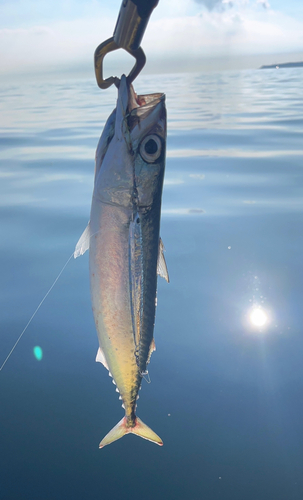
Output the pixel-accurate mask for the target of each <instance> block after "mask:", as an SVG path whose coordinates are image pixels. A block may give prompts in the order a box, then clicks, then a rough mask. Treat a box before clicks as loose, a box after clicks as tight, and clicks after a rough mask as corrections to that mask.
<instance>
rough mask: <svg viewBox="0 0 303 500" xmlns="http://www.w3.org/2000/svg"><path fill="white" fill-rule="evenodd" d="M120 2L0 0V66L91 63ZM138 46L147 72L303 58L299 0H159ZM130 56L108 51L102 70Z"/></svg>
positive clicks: (61, 67) (17, 69) (25, 69)
mask: <svg viewBox="0 0 303 500" xmlns="http://www.w3.org/2000/svg"><path fill="white" fill-rule="evenodd" d="M120 5H121V0H87V1H85V2H83V0H26V1H25V0H0V62H1V64H0V74H1V75H14V74H18V73H21V74H23V73H25V74H26V73H32V72H37V73H39V72H44V73H48V72H52V71H54V72H56V71H57V72H63V71H66V72H69V71H73V70H74V71H83V72H85V71H91V67H92V59H93V53H94V50H95V48H96V47H97V46H98V45H99V44H100V43H101V42H103V41H104V40H105V39H107V38H109V37H111V36H112V34H113V30H114V27H115V23H116V19H117V16H118V12H119V9H120ZM142 47H143V48H144V51H145V53H146V55H147V62H148V63H147V65H146V71H147V72H148V71H150V72H170V71H174V72H176V71H177V72H182V71H190V70H200V69H205V68H215V69H222V68H225V67H233V66H235V65H236V66H237V65H238V66H239V65H240V66H241V65H242V66H243V65H244V66H245V65H246V66H250V65H252V66H256V67H258V65H260V64H273V63H278V62H285V61H287V60H289V58H292V59H294V58H296V59H297V60H303V2H302V1H301V0H287V1H284V0H270V1H269V0H160V1H159V4H158V6H157V7H156V9H155V10H154V12H153V14H152V16H151V19H150V21H149V24H148V27H147V30H146V32H145V36H144V39H143V42H142ZM132 63H133V60H132V58H131V57H130V56H128V55H127V54H126V53H125V52H124V51H123V50H120V51H117V52H116V53H112V54H110V56H107V57H106V58H105V62H104V64H105V76H109V74H110V72H111V71H112V70H113V68H115V66H117V65H118V67H119V68H120V66H121V65H122V66H123V65H124V66H126V67H127V68H130V67H131V66H132ZM108 71H109V74H107V72H108ZM126 71H127V69H126Z"/></svg>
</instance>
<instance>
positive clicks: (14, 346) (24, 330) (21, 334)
mask: <svg viewBox="0 0 303 500" xmlns="http://www.w3.org/2000/svg"><path fill="white" fill-rule="evenodd" d="M73 256H74V252H73V253H72V254H71V256H70V257H69V258H68V259H67V261H66V262H65V264H64V266H63V267H62V269H61V271H60V273H59V274H58V276H57V278H56V279H55V281H54V282H53V284H52V286H51V287H50V288H49V290H48V291H47V292H46V294H45V295H44V297H43V299H42V300H41V302H40V304H39V305H38V307H37V308H36V310H35V312H34V313H33V314H32V316H31V317H30V319H29V320H28V322H27V324H26V326H25V327H24V329H23V330H22V332H21V333H20V335H19V337H18V338H17V340H16V342H15V344H14V345H13V347H12V349H11V350H10V352H9V353H8V355H7V356H6V358H5V360H4V361H3V363H2V365H1V367H0V372H1V370H2V368H3V367H4V365H5V364H6V362H7V361H8V360H9V358H10V357H11V355H12V354H13V352H14V350H15V348H16V347H17V345H18V344H19V342H20V340H21V338H22V337H23V335H24V333H25V332H26V330H27V329H28V327H29V325H30V324H31V322H32V321H33V319H34V317H35V316H36V314H37V312H38V311H39V309H40V307H41V306H42V304H43V302H44V301H45V299H46V298H47V297H48V295H49V294H50V292H51V291H52V289H53V288H54V286H55V284H56V283H57V281H58V279H59V278H60V276H61V274H62V273H63V271H64V269H65V268H66V266H67V264H68V263H69V262H70V260H71V259H72V257H73Z"/></svg>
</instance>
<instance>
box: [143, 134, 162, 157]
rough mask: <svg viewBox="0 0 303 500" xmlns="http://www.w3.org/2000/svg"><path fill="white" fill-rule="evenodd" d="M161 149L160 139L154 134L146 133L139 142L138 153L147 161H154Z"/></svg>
mask: <svg viewBox="0 0 303 500" xmlns="http://www.w3.org/2000/svg"><path fill="white" fill-rule="evenodd" d="M161 151H162V143H161V139H160V138H159V137H158V136H157V135H155V134H151V135H147V136H146V137H144V139H143V141H142V142H141V144H140V155H141V156H142V158H143V160H145V161H147V162H148V163H153V162H154V161H156V160H157V159H158V158H159V156H160V154H161Z"/></svg>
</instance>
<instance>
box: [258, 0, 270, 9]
mask: <svg viewBox="0 0 303 500" xmlns="http://www.w3.org/2000/svg"><path fill="white" fill-rule="evenodd" d="M257 4H260V5H262V7H263V8H264V9H269V8H270V5H269V3H268V2H267V0H257Z"/></svg>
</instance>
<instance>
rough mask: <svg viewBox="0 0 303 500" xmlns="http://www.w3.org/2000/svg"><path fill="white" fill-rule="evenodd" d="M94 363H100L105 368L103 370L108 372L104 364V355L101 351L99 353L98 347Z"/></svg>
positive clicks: (105, 363) (106, 365)
mask: <svg viewBox="0 0 303 500" xmlns="http://www.w3.org/2000/svg"><path fill="white" fill-rule="evenodd" d="M96 361H97V362H99V363H102V365H103V366H105V368H106V369H107V370H108V371H109V368H108V364H107V362H106V359H105V356H104V353H103V351H101V349H100V347H99V349H98V352H97V356H96Z"/></svg>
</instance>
